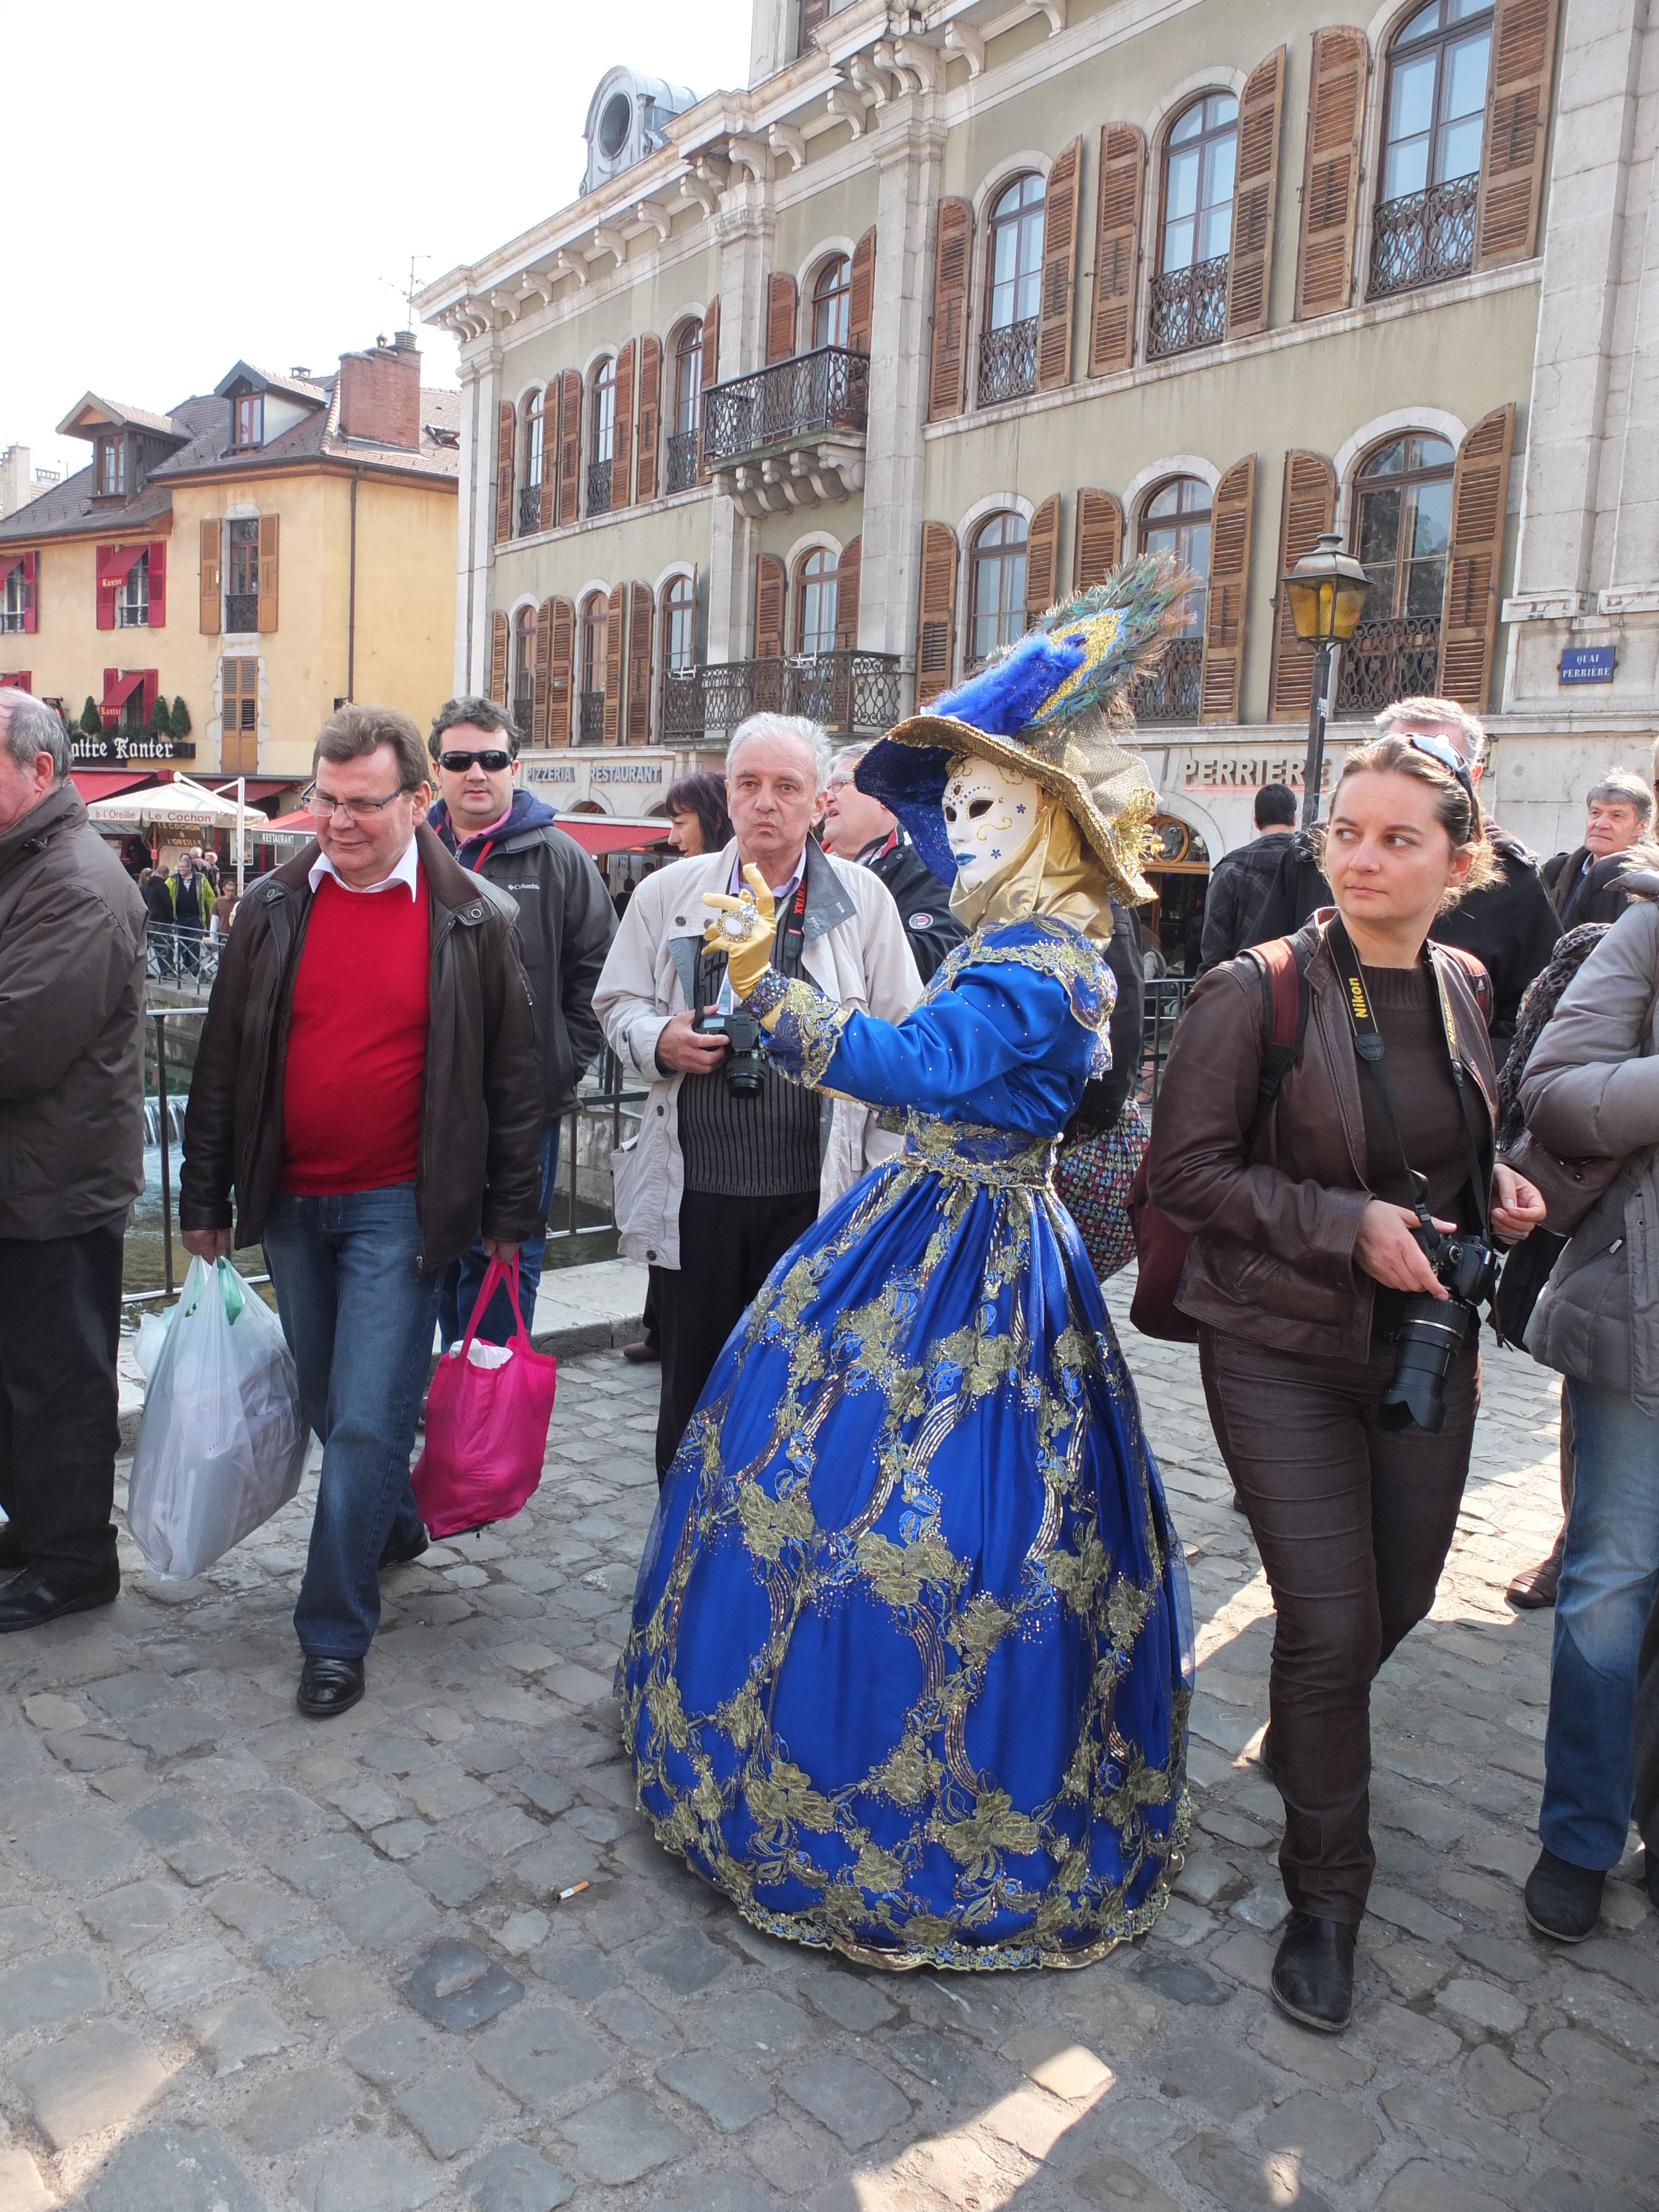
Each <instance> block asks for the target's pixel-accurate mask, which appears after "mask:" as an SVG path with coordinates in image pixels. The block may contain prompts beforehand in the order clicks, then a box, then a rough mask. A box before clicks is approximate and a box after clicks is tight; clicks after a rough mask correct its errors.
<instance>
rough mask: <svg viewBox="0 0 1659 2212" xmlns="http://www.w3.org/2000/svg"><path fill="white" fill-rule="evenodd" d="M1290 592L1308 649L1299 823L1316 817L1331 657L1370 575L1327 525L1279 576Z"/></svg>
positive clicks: (1352, 623) (1349, 627) (1354, 621)
mask: <svg viewBox="0 0 1659 2212" xmlns="http://www.w3.org/2000/svg"><path fill="white" fill-rule="evenodd" d="M1284 584H1285V590H1286V591H1287V592H1289V593H1290V595H1291V621H1292V622H1293V623H1295V624H1296V634H1297V637H1299V638H1300V639H1301V641H1302V642H1303V644H1304V645H1310V646H1312V647H1313V648H1314V677H1313V698H1312V701H1311V702H1310V706H1309V708H1308V758H1307V762H1306V764H1305V765H1304V769H1303V771H1302V827H1303V828H1304V829H1311V828H1312V826H1313V824H1314V823H1316V822H1317V821H1318V819H1319V787H1320V783H1321V781H1322V778H1323V775H1324V772H1325V695H1326V693H1327V692H1328V690H1329V689H1330V684H1331V656H1332V653H1333V652H1334V649H1335V647H1337V646H1339V645H1342V644H1346V641H1348V639H1349V638H1351V637H1352V635H1353V634H1354V631H1355V630H1356V629H1358V626H1359V617H1360V612H1361V610H1362V609H1363V608H1364V605H1365V595H1366V593H1367V592H1369V591H1370V577H1369V576H1368V575H1367V574H1365V571H1364V569H1363V568H1361V567H1360V565H1359V563H1358V561H1356V560H1354V559H1353V558H1352V556H1351V555H1349V554H1346V553H1345V552H1344V551H1343V550H1342V540H1341V538H1340V536H1338V534H1337V532H1335V531H1334V530H1328V531H1327V532H1325V534H1324V536H1323V537H1322V538H1320V539H1319V541H1318V543H1317V544H1316V545H1315V547H1314V550H1313V551H1312V552H1311V553H1309V554H1306V555H1304V557H1303V558H1302V559H1301V560H1300V561H1298V562H1297V564H1296V566H1295V568H1292V569H1291V573H1290V574H1289V575H1288V576H1286V577H1285V579H1284Z"/></svg>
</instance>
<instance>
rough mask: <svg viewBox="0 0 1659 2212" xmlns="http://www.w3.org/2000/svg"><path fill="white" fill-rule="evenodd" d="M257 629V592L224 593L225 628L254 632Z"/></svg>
mask: <svg viewBox="0 0 1659 2212" xmlns="http://www.w3.org/2000/svg"><path fill="white" fill-rule="evenodd" d="M258 627H259V595H258V592H226V593H225V628H226V629H228V630H232V631H234V630H254V629H258Z"/></svg>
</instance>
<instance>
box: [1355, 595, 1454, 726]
mask: <svg viewBox="0 0 1659 2212" xmlns="http://www.w3.org/2000/svg"><path fill="white" fill-rule="evenodd" d="M1439 687H1440V618H1439V617H1438V616H1437V615H1431V616H1427V617H1424V618H1423V619H1422V620H1421V621H1413V620H1412V619H1411V617H1408V616H1401V617H1399V618H1398V619H1397V620H1395V621H1393V622H1379V623H1360V625H1359V627H1358V629H1357V630H1355V632H1354V634H1353V636H1352V639H1351V640H1350V641H1349V642H1348V643H1347V644H1346V645H1345V646H1344V647H1343V648H1342V666H1341V669H1340V672H1339V673H1338V676H1337V679H1336V711H1337V713H1338V714H1380V713H1381V712H1382V710H1383V708H1384V707H1391V706H1393V704H1394V702H1395V700H1396V699H1425V698H1428V699H1431V698H1433V697H1434V696H1435V695H1436V693H1437V691H1438V690H1439Z"/></svg>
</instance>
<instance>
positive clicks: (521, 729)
mask: <svg viewBox="0 0 1659 2212" xmlns="http://www.w3.org/2000/svg"><path fill="white" fill-rule="evenodd" d="M532 697H533V694H532V690H531V686H530V685H529V684H528V683H521V684H516V685H515V686H514V687H513V728H514V729H515V730H517V732H518V733H519V743H520V744H521V745H527V744H529V743H530V710H531V702H532Z"/></svg>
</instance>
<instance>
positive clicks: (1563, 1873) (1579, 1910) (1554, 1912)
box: [1525, 1850, 1607, 1943]
mask: <svg viewBox="0 0 1659 2212" xmlns="http://www.w3.org/2000/svg"><path fill="white" fill-rule="evenodd" d="M1606 1881H1607V1876H1606V1875H1605V1874H1603V1873H1602V1872H1601V1869H1600V1868H1599V1867H1581V1866H1574V1864H1573V1863H1572V1861H1571V1859H1559V1858H1557V1857H1556V1856H1555V1853H1554V1852H1553V1851H1551V1850H1543V1851H1541V1852H1540V1853H1539V1854H1538V1863H1537V1865H1536V1866H1535V1867H1534V1869H1533V1870H1532V1872H1531V1873H1530V1874H1529V1875H1528V1876H1527V1887H1526V1891H1525V1902H1526V1907H1527V1917H1528V1920H1529V1921H1530V1922H1531V1923H1532V1924H1533V1926H1534V1928H1535V1929H1537V1930H1538V1932H1539V1934H1540V1935H1541V1936H1554V1938H1555V1940H1556V1942H1558V1943H1582V1942H1583V1940H1584V1938H1585V1936H1588V1935H1589V1934H1590V1933H1591V1932H1592V1931H1593V1929H1595V1923H1596V1922H1597V1921H1598V1920H1599V1919H1600V1918H1601V1889H1602V1885H1603V1884H1604V1883H1605V1882H1606Z"/></svg>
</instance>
